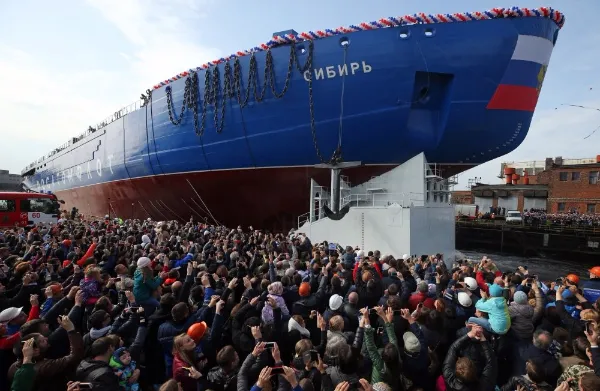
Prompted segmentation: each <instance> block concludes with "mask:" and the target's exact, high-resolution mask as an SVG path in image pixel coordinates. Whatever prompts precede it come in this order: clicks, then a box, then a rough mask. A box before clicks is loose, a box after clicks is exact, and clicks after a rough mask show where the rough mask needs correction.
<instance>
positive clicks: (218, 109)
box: [166, 41, 341, 163]
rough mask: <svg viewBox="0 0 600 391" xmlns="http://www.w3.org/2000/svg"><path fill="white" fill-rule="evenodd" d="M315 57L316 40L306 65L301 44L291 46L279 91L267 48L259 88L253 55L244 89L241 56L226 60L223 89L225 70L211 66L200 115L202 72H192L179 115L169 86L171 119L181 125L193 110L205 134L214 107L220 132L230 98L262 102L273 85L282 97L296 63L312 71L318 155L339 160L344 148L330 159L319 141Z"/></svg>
mask: <svg viewBox="0 0 600 391" xmlns="http://www.w3.org/2000/svg"><path fill="white" fill-rule="evenodd" d="M313 59H314V42H313V41H308V56H307V59H306V62H305V63H304V64H301V63H300V58H299V56H298V52H297V47H296V44H295V43H292V44H291V45H290V56H289V62H288V67H287V72H286V76H285V81H284V83H283V88H282V89H281V91H279V92H278V91H277V86H276V84H277V83H276V77H275V65H274V59H273V53H272V51H271V50H267V52H266V57H265V70H264V75H263V80H262V86H260V87H259V84H261V83H260V81H259V77H258V75H259V71H258V61H257V59H256V56H255V55H254V54H253V55H252V56H251V57H250V61H249V71H248V82H247V84H246V87H245V88H244V84H243V72H242V65H241V63H240V60H239V58H235V60H234V63H233V73H232V65H231V62H230V61H227V62H225V65H224V70H223V88H222V89H221V72H220V70H219V67H218V66H215V67H213V68H209V69H207V70H206V71H205V73H204V99H202V115H201V117H200V118H198V101H199V95H200V94H199V88H200V86H199V77H198V72H196V71H192V72H190V74H189V76H188V77H187V78H186V81H185V89H184V93H183V99H182V106H181V112H180V114H179V116H176V114H174V113H175V108H174V104H173V91H172V88H171V86H167V87H166V96H167V109H168V112H169V119H170V121H171V123H172V124H173V125H176V126H177V125H180V124H181V122H182V121H183V117H184V115H185V110H186V109H190V110H192V112H193V115H194V131H195V133H196V134H197V135H198V136H203V135H204V131H205V129H206V115H207V113H208V110H209V107H208V105H211V106H213V122H214V127H215V130H216V131H217V133H221V132H222V131H223V129H224V127H225V112H226V104H227V101H228V99H235V100H237V103H238V104H239V105H240V108H244V107H246V106H247V105H248V103H249V101H250V96H251V95H254V100H255V101H256V102H262V101H263V100H264V99H265V96H266V92H267V88H269V87H270V89H271V92H272V94H273V96H274V97H275V98H276V99H281V98H283V97H284V96H285V94H286V92H287V91H288V89H289V86H290V84H291V83H290V82H291V79H292V77H293V69H294V65H295V67H296V69H297V70H298V71H299V72H300V73H301V74H302V75H303V77H305V76H306V74H307V71H308V76H307V77H306V78H307V79H308V98H309V115H310V128H311V134H312V139H313V144H314V147H315V151H316V154H317V157H318V158H319V160H320V161H321V163H336V162H339V161H340V160H341V151H340V147H339V146H338V148H337V149H336V150H335V151H334V153H333V155H332V157H331V158H330V159H329V160H328V161H327V160H325V159H324V158H323V154H322V153H321V150H320V148H319V144H318V141H317V132H316V124H315V115H314V114H315V113H314V111H315V110H314V91H313V72H312V71H311V70H312V65H313Z"/></svg>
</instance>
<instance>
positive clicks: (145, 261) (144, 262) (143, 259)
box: [137, 257, 150, 269]
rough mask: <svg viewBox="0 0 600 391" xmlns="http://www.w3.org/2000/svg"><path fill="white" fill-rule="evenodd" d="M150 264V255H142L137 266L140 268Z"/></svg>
mask: <svg viewBox="0 0 600 391" xmlns="http://www.w3.org/2000/svg"><path fill="white" fill-rule="evenodd" d="M148 265H150V258H148V257H141V258H140V259H138V261H137V267H138V268H140V269H141V268H143V267H146V266H148Z"/></svg>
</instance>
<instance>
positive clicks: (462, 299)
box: [457, 292, 473, 307]
mask: <svg viewBox="0 0 600 391" xmlns="http://www.w3.org/2000/svg"><path fill="white" fill-rule="evenodd" d="M457 297H458V304H460V305H462V306H463V307H470V306H471V305H472V304H473V300H471V298H470V297H469V295H468V294H467V293H465V292H458V295H457Z"/></svg>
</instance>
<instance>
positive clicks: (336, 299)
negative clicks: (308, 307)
mask: <svg viewBox="0 0 600 391" xmlns="http://www.w3.org/2000/svg"><path fill="white" fill-rule="evenodd" d="M343 302H344V299H342V296H340V295H333V296H331V297H330V298H329V308H331V309H332V310H333V311H337V310H338V309H339V308H340V307H341V306H342V303H343Z"/></svg>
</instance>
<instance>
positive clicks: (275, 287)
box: [267, 281, 283, 296]
mask: <svg viewBox="0 0 600 391" xmlns="http://www.w3.org/2000/svg"><path fill="white" fill-rule="evenodd" d="M267 290H268V291H269V293H270V294H272V295H277V296H281V295H282V294H283V285H282V284H281V282H279V281H275V282H274V283H272V284H270V285H269V286H268V287H267Z"/></svg>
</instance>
